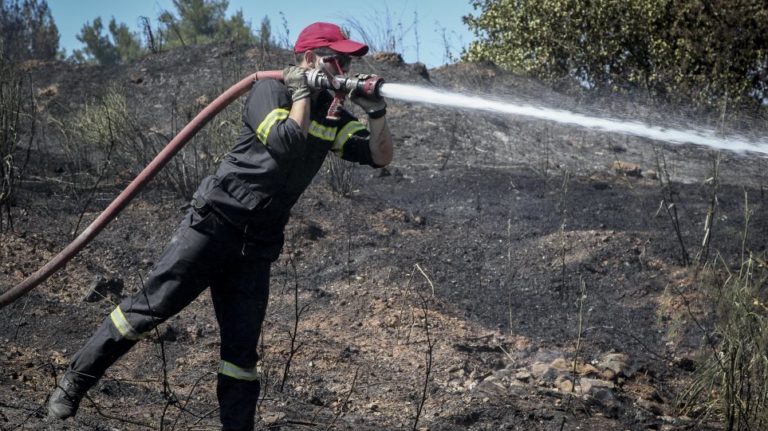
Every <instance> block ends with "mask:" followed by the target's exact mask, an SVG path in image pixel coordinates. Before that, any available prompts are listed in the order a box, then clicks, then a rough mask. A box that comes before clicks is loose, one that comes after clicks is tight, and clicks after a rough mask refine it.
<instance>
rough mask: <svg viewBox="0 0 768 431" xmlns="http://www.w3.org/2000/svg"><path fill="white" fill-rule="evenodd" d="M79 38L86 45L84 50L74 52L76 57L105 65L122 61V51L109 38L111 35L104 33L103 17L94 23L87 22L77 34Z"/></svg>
mask: <svg viewBox="0 0 768 431" xmlns="http://www.w3.org/2000/svg"><path fill="white" fill-rule="evenodd" d="M77 40H79V41H80V42H82V43H83V44H84V45H85V48H83V50H82V51H81V50H77V51H75V52H74V53H73V56H74V58H75V59H85V61H92V62H97V63H99V64H103V65H110V64H117V63H118V62H119V61H120V53H118V52H117V48H115V45H114V44H113V43H112V41H111V40H109V35H107V34H105V33H104V25H103V24H102V23H101V17H97V18H96V19H94V20H93V24H91V23H90V22H86V23H85V24H84V25H83V28H82V29H80V34H78V35H77Z"/></svg>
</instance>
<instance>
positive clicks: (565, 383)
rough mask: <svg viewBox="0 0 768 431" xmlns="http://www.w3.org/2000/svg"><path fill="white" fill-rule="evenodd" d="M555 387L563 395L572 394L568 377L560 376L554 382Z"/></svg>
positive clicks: (571, 385) (571, 383)
mask: <svg viewBox="0 0 768 431" xmlns="http://www.w3.org/2000/svg"><path fill="white" fill-rule="evenodd" d="M555 387H556V388H557V389H559V390H560V392H563V393H571V392H573V381H572V380H571V378H570V377H568V376H560V377H558V378H557V380H555Z"/></svg>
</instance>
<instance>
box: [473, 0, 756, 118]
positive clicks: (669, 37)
mask: <svg viewBox="0 0 768 431" xmlns="http://www.w3.org/2000/svg"><path fill="white" fill-rule="evenodd" d="M472 5H473V7H474V8H475V10H476V11H479V14H477V15H468V16H466V17H464V22H465V23H466V24H467V25H468V26H469V28H470V29H471V30H472V31H474V33H475V35H476V36H477V37H478V39H477V41H475V42H473V43H472V44H470V46H469V48H468V49H467V50H466V51H465V52H464V55H463V56H464V59H465V60H469V61H479V60H490V61H493V62H495V63H496V64H498V65H499V66H501V67H504V68H507V69H510V70H514V71H516V72H522V73H526V74H530V75H532V76H535V77H538V78H541V79H544V80H547V81H550V82H558V81H562V80H570V81H576V82H579V83H580V84H582V85H583V86H585V87H588V88H593V89H597V90H611V91H617V90H632V89H636V88H644V89H648V90H650V91H651V93H652V94H654V95H657V96H668V97H669V98H672V99H679V100H685V99H692V100H695V101H698V102H701V103H702V104H705V105H714V104H718V103H719V101H720V100H722V99H723V98H724V97H727V98H729V99H731V100H741V101H751V102H752V103H753V104H754V102H755V101H757V102H759V99H760V98H764V97H765V96H766V93H765V90H766V74H767V73H768V70H767V69H768V4H766V3H765V2H764V1H761V0H730V1H729V0H712V1H706V2H704V1H700V0H678V1H672V0H626V1H618V0H592V1H582V0H473V1H472Z"/></svg>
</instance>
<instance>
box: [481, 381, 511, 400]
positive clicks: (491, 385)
mask: <svg viewBox="0 0 768 431" xmlns="http://www.w3.org/2000/svg"><path fill="white" fill-rule="evenodd" d="M474 391H475V392H479V393H482V394H484V395H488V396H494V397H497V396H502V395H506V394H507V388H505V387H504V385H502V384H501V383H499V382H496V381H493V380H489V379H485V380H483V381H482V382H480V383H478V384H477V386H475V388H474Z"/></svg>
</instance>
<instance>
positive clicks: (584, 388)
mask: <svg viewBox="0 0 768 431" xmlns="http://www.w3.org/2000/svg"><path fill="white" fill-rule="evenodd" d="M614 387H615V385H614V384H613V382H608V381H605V380H600V379H590V378H581V379H579V381H578V384H577V387H576V390H577V392H579V393H581V394H587V395H593V394H594V393H595V392H597V391H599V390H602V389H613V388H614Z"/></svg>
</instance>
